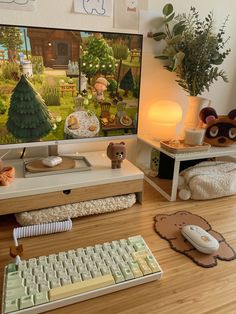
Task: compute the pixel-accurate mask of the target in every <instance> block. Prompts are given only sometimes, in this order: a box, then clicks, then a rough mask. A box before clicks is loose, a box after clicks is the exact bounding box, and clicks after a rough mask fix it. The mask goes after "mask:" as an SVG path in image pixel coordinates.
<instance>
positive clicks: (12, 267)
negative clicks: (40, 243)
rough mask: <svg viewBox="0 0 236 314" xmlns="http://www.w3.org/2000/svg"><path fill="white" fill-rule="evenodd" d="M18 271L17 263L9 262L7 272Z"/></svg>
mask: <svg viewBox="0 0 236 314" xmlns="http://www.w3.org/2000/svg"><path fill="white" fill-rule="evenodd" d="M15 271H16V264H13V263H12V264H9V265H8V266H7V273H12V272H15Z"/></svg>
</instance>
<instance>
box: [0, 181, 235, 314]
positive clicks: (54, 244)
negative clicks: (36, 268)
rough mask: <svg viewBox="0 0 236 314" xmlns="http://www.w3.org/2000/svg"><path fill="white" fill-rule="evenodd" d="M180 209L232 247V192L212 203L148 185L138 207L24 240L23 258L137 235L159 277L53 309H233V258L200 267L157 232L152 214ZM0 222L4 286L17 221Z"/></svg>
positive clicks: (225, 312) (96, 313)
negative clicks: (170, 195)
mask: <svg viewBox="0 0 236 314" xmlns="http://www.w3.org/2000/svg"><path fill="white" fill-rule="evenodd" d="M179 210H188V211H190V212H192V213H195V214H199V215H201V216H203V217H204V218H205V219H206V220H208V221H209V222H210V224H211V225H212V228H213V229H215V230H217V231H218V232H220V233H222V234H223V235H224V237H225V238H226V240H227V241H228V242H229V244H230V245H231V246H232V247H233V248H235V249H236V196H233V197H226V198H221V199H218V200H211V201H186V202H184V201H177V202H168V201H167V200H165V199H164V198H163V197H161V195H160V194H159V193H157V192H156V191H155V190H154V189H153V188H152V187H150V186H149V185H147V184H145V194H144V202H143V204H142V205H140V204H136V205H134V206H133V207H132V208H129V209H126V210H122V211H119V212H115V213H110V214H103V215H97V216H90V217H84V218H80V219H75V220H74V221H73V229H72V231H70V232H65V233H57V234H54V235H46V236H41V237H34V238H25V239H22V240H21V243H23V244H24V250H25V256H24V257H25V258H26V259H27V258H31V257H34V256H38V255H48V254H51V253H56V252H58V251H63V250H69V249H73V248H76V247H83V246H88V245H94V244H96V243H99V242H106V241H111V240H115V239H121V238H126V237H129V236H131V235H136V234H141V235H142V236H143V237H144V238H145V240H146V242H147V243H148V245H149V247H150V248H151V250H152V251H153V253H154V255H155V256H156V258H157V260H158V261H159V263H160V265H161V267H162V268H163V270H164V275H163V277H162V279H161V280H160V281H155V282H152V283H147V284H144V285H140V286H137V287H134V288H130V289H126V290H123V291H120V292H116V293H113V294H109V295H106V296H102V297H99V298H96V299H92V300H88V301H84V302H81V303H77V304H75V305H71V306H68V307H64V308H60V309H56V310H54V311H51V313H56V314H62V313H63V314H66V313H70V314H75V313H76V314H77V313H83V314H100V313H101V314H106V313H107V314H118V313H120V314H152V313H153V314H162V313H174V314H178V313H186V314H192V313H193V314H199V313H208V314H210V313H212V314H213V313H214V314H216V313H217V314H218V313H221V314H230V313H236V260H234V261H230V262H225V261H224V262H223V261H219V262H218V265H217V266H216V267H213V268H209V269H208V268H202V267H199V266H197V265H196V264H194V263H193V262H192V261H191V260H190V259H189V258H187V257H186V256H184V255H181V254H179V253H176V252H175V251H173V250H172V249H170V247H169V244H168V243H167V241H165V240H163V239H161V238H160V237H159V236H158V235H157V234H156V233H155V231H154V228H153V217H154V216H155V215H156V214H159V213H173V212H175V211H179ZM0 220H1V221H0V267H1V272H0V273H1V276H0V280H1V283H0V285H1V286H2V274H3V267H4V265H5V264H7V263H9V262H11V261H12V260H11V258H10V257H9V254H8V251H9V247H10V245H11V244H12V229H13V227H14V226H16V222H15V220H14V217H13V216H1V218H0Z"/></svg>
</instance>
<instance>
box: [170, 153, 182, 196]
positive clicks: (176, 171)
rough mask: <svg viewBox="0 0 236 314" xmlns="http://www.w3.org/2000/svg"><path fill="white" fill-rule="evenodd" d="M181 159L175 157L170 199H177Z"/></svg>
mask: <svg viewBox="0 0 236 314" xmlns="http://www.w3.org/2000/svg"><path fill="white" fill-rule="evenodd" d="M179 166H180V161H179V160H176V159H175V163H174V172H173V181H172V188H171V197H170V201H171V202H173V201H176V197H177V188H178V180H179Z"/></svg>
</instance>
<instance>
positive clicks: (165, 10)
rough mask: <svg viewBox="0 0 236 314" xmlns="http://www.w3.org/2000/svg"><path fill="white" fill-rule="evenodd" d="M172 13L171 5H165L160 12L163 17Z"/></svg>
mask: <svg viewBox="0 0 236 314" xmlns="http://www.w3.org/2000/svg"><path fill="white" fill-rule="evenodd" d="M173 11H174V8H173V5H172V4H171V3H167V4H166V5H165V6H164V8H163V10H162V13H163V14H164V15H165V16H168V15H170V14H171V13H172V12H173Z"/></svg>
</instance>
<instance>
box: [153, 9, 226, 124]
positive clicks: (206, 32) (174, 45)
mask: <svg viewBox="0 0 236 314" xmlns="http://www.w3.org/2000/svg"><path fill="white" fill-rule="evenodd" d="M162 12H163V19H162V29H161V30H160V31H159V32H157V33H151V34H150V33H149V34H148V35H149V37H152V38H153V39H154V40H156V41H158V42H159V41H164V42H165V45H164V48H163V50H162V54H161V55H158V56H156V58H158V59H161V60H164V61H165V65H164V67H165V68H166V69H167V70H168V71H171V72H175V73H176V77H177V79H176V81H177V83H178V84H179V85H180V86H181V87H182V88H183V89H184V90H185V91H186V92H187V93H188V95H189V96H192V97H190V101H191V102H192V101H193V100H194V101H195V102H197V103H198V102H199V101H201V100H202V99H203V98H201V97H197V98H196V96H199V95H201V94H202V93H203V92H204V91H206V90H207V91H209V88H210V85H211V84H212V83H214V81H216V80H217V79H218V78H221V79H223V81H224V82H228V79H227V75H226V73H225V71H224V70H222V69H219V68H218V66H219V65H221V64H222V63H223V61H224V60H225V58H226V57H227V56H228V55H229V53H230V49H226V45H227V43H228V40H229V37H228V38H226V39H224V36H225V28H226V23H227V21H228V17H227V18H226V19H225V21H224V23H223V25H222V26H221V27H220V28H219V29H218V31H215V29H214V17H213V12H210V13H209V14H208V15H207V16H206V17H205V18H204V19H200V18H199V14H198V12H197V10H196V9H195V8H194V7H191V8H190V12H189V13H188V14H185V13H184V14H179V15H176V14H175V12H174V8H173V6H172V4H170V3H168V4H166V5H165V6H164V8H163V11H162ZM198 112H199V109H198V108H195V110H193V108H190V110H189V112H188V113H189V114H190V115H191V116H192V117H190V116H189V117H186V119H188V120H189V122H191V121H190V120H192V122H193V120H194V122H193V123H196V119H198ZM188 113H187V116H188ZM197 121H198V120H197ZM192 122H191V123H192Z"/></svg>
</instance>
